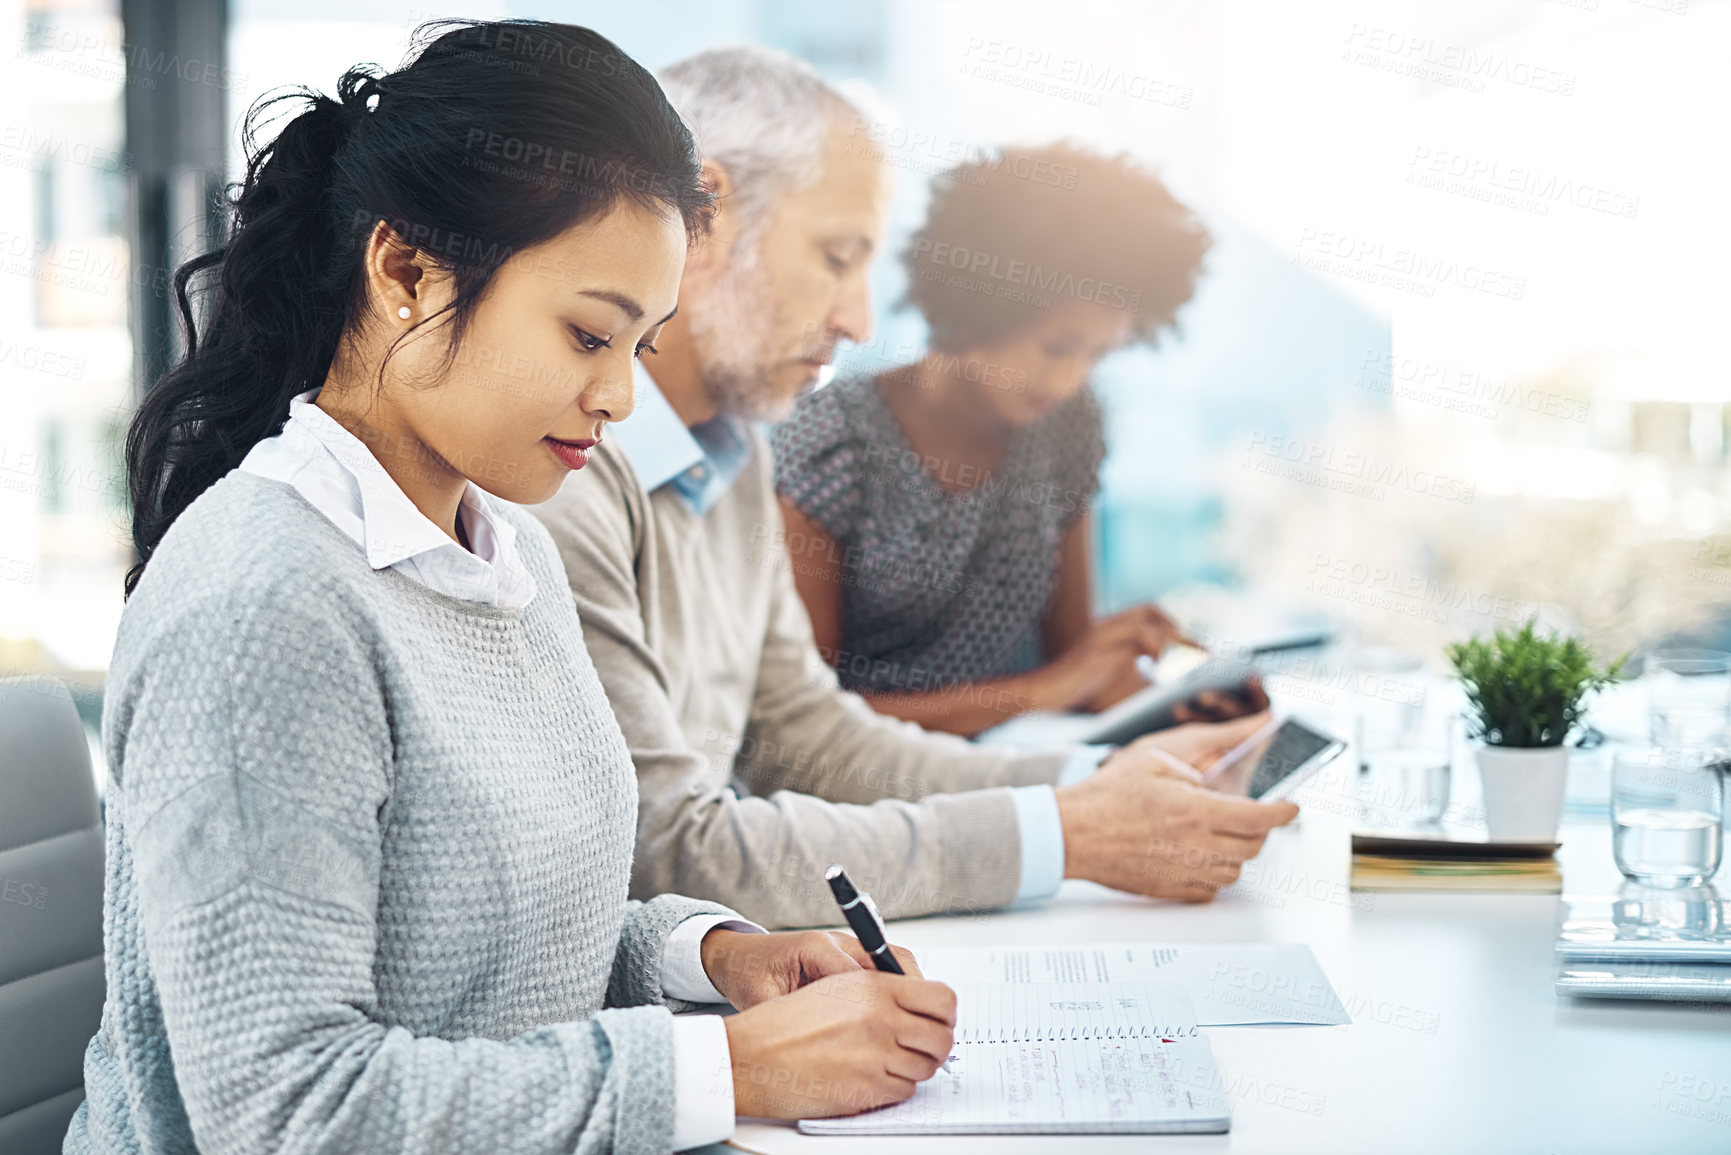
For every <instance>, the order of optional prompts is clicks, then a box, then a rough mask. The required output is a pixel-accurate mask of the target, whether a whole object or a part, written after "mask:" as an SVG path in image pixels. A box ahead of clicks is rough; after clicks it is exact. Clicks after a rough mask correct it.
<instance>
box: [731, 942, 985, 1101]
mask: <svg viewBox="0 0 1731 1155" xmlns="http://www.w3.org/2000/svg"><path fill="white" fill-rule="evenodd" d="M734 937H736V938H763V937H768V936H764V935H735V936H734ZM724 1021H725V1025H726V1028H727V1047H728V1050H729V1052H730V1053H731V1055H732V1058H733V1109H734V1110H735V1111H736V1112H737V1113H739V1114H741V1115H759V1116H766V1117H770V1118H776V1119H809V1118H813V1117H816V1116H820V1115H851V1114H853V1113H855V1112H857V1111H866V1110H870V1109H871V1108H873V1107H881V1106H883V1105H884V1104H886V1103H899V1102H901V1101H902V1100H903V1099H906V1098H907V1097H908V1096H909V1095H912V1094H913V1093H914V1087H915V1085H916V1084H918V1083H920V1082H923V1081H924V1080H926V1079H929V1078H931V1077H932V1073H933V1072H935V1071H936V1070H937V1069H938V1065H939V1064H940V1063H942V1062H943V1061H944V1060H945V1059H947V1058H949V1055H950V1048H951V1047H953V1046H954V1045H955V1027H956V994H955V992H954V991H952V990H951V989H950V988H949V987H946V986H943V985H941V984H939V983H932V982H927V981H925V980H924V979H918V978H914V977H912V976H911V975H888V974H880V973H879V972H877V971H875V970H871V971H865V970H854V971H852V972H850V973H847V974H835V975H830V976H829V977H828V978H824V979H819V980H818V981H817V982H814V983H812V984H811V985H810V986H807V987H803V988H801V989H800V990H798V991H795V992H794V993H793V994H790V995H788V996H786V997H785V998H779V999H771V1000H770V1001H769V1002H766V1003H763V1004H761V1005H759V1006H756V1007H753V1008H752V1009H751V1010H749V1011H741V1012H740V1013H739V1014H737V1015H731V1016H729V1017H728V1018H727V1019H726V1020H724Z"/></svg>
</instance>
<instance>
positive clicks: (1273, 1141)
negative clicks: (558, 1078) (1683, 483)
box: [734, 731, 1731, 1155]
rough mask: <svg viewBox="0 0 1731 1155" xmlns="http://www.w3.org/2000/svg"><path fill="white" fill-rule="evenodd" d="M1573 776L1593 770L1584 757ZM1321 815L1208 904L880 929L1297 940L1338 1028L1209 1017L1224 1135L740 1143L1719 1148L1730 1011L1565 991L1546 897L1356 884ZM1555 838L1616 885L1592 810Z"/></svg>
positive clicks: (1480, 1153) (986, 935)
mask: <svg viewBox="0 0 1731 1155" xmlns="http://www.w3.org/2000/svg"><path fill="white" fill-rule="evenodd" d="M1337 732H1338V731H1337ZM1589 761H1590V760H1589ZM1577 769H1578V770H1580V771H1583V772H1585V773H1586V774H1587V775H1588V776H1591V771H1592V766H1591V765H1590V764H1589V765H1586V766H1579V767H1578V768H1577ZM1462 777H1463V775H1461V774H1459V773H1458V772H1457V775H1456V779H1457V783H1458V782H1460V779H1461V778H1462ZM1462 785H1464V786H1466V787H1467V788H1468V789H1469V790H1470V789H1472V787H1473V786H1474V785H1476V784H1470V783H1462ZM1458 797H1459V795H1458V794H1457V799H1458ZM1327 811H1328V808H1327V807H1316V808H1313V809H1312V810H1310V811H1307V812H1306V814H1305V816H1304V817H1303V818H1302V819H1301V820H1300V825H1299V826H1298V827H1297V828H1292V829H1285V830H1279V831H1276V832H1275V833H1274V835H1273V836H1272V837H1271V838H1270V840H1269V843H1268V846H1267V848H1266V849H1265V850H1264V852H1263V854H1262V856H1261V857H1260V858H1259V859H1257V860H1256V862H1254V863H1253V864H1251V865H1250V866H1249V867H1247V869H1246V873H1245V879H1244V881H1241V882H1240V883H1239V884H1238V885H1237V886H1236V887H1233V888H1232V889H1230V890H1228V891H1225V892H1223V893H1222V895H1221V896H1220V898H1219V899H1218V900H1216V901H1215V902H1214V903H1212V904H1210V905H1207V906H1182V905H1174V904H1169V903H1156V902H1151V901H1146V900H1141V899H1137V898H1132V897H1129V896H1126V895H1122V894H1117V893H1114V892H1112V891H1109V890H1105V889H1103V888H1101V887H1097V886H1093V885H1090V884H1088V883H1066V884H1065V886H1064V889H1063V890H1062V891H1061V892H1060V893H1059V895H1058V896H1057V897H1056V898H1055V899H1053V900H1051V901H1049V902H1047V903H1044V904H1041V905H1039V906H1037V907H1035V908H1033V909H1028V910H1020V911H1009V912H1003V913H997V914H992V915H987V916H978V917H963V918H927V919H914V920H909V921H904V922H899V923H895V924H892V927H891V937H892V939H893V940H894V941H896V942H899V943H903V944H905V945H907V946H909V947H912V948H914V950H915V951H916V952H917V951H918V950H919V948H921V947H931V946H951V945H964V944H977V945H985V944H995V943H1003V944H1014V945H1031V944H1044V943H1079V942H1088V941H1100V940H1114V939H1128V940H1137V941H1150V942H1173V943H1176V942H1203V941H1228V942H1232V941H1237V942H1302V943H1308V944H1309V945H1310V947H1311V949H1312V950H1314V951H1315V952H1316V956H1317V958H1318V959H1319V960H1320V962H1321V963H1322V967H1323V969H1324V970H1325V971H1326V972H1327V973H1328V976H1329V978H1330V979H1331V980H1332V981H1333V983H1334V986H1335V989H1336V990H1337V991H1338V992H1339V993H1340V996H1341V999H1342V1000H1343V1001H1344V1002H1345V1004H1346V1006H1347V1009H1348V1011H1349V1012H1350V1013H1351V1014H1352V1016H1353V1019H1354V1022H1353V1024H1352V1025H1351V1026H1342V1027H1210V1028H1206V1030H1205V1033H1206V1034H1207V1035H1208V1037H1209V1040H1210V1042H1211V1043H1212V1045H1213V1048H1214V1054H1215V1058H1216V1060H1217V1062H1218V1065H1219V1068H1220V1073H1221V1086H1222V1089H1223V1090H1224V1091H1225V1093H1226V1095H1227V1097H1228V1101H1229V1102H1230V1103H1231V1105H1232V1113H1233V1119H1232V1131H1231V1133H1230V1134H1227V1135H1215V1136H1162V1137H1153V1136H1044V1137H1041V1136H1028V1137H1019V1136H988V1137H982V1138H964V1137H947V1136H946V1137H935V1136H934V1137H897V1138H885V1137H857V1138H821V1139H820V1138H816V1137H811V1136H805V1135H800V1134H799V1133H798V1132H797V1131H794V1130H793V1129H792V1126H791V1125H787V1126H783V1125H779V1124H766V1123H747V1122H742V1123H741V1125H740V1127H739V1130H738V1133H737V1134H736V1136H735V1140H734V1142H735V1144H736V1145H737V1146H740V1147H743V1148H746V1149H748V1150H751V1151H758V1152H764V1153H778V1155H779V1153H782V1152H786V1153H790V1155H792V1153H801V1155H807V1153H827V1152H846V1153H849V1155H861V1153H864V1152H873V1153H874V1155H875V1153H876V1152H879V1151H885V1152H889V1151H894V1152H907V1153H909V1155H913V1153H916V1152H943V1153H945V1155H974V1153H984V1152H1012V1153H1014V1152H1053V1151H1064V1152H1069V1151H1083V1150H1086V1151H1156V1152H1162V1153H1164V1152H1171V1153H1173V1155H1177V1153H1180V1152H1194V1151H1206V1152H1227V1151H1235V1152H1237V1151H1242V1152H1295V1153H1296V1152H1320V1153H1326V1155H1352V1153H1355V1152H1379V1153H1407V1152H1412V1153H1428V1152H1437V1153H1439V1155H1442V1153H1447V1155H1467V1153H1470V1155H1488V1153H1494V1152H1519V1153H1522V1155H1534V1153H1545V1152H1558V1153H1567V1155H1574V1153H1577V1152H1608V1153H1616V1155H1637V1153H1646V1152H1654V1153H1663V1155H1686V1153H1691V1152H1721V1153H1724V1152H1731V1006H1727V1007H1725V1008H1723V1009H1717V1008H1715V1009H1709V1010H1702V1009H1701V1008H1700V1007H1699V1006H1676V1005H1665V1004H1659V1003H1627V1002H1622V1003H1614V1002H1594V1001H1574V1000H1563V999H1559V998H1557V997H1556V996H1555V995H1554V994H1553V993H1552V989H1551V984H1552V980H1553V979H1554V977H1555V974H1556V966H1555V964H1554V962H1553V961H1552V954H1551V950H1552V944H1553V943H1554V941H1555V936H1556V928H1557V924H1558V922H1559V916H1560V911H1561V903H1560V901H1559V900H1558V899H1557V898H1556V897H1554V896H1522V895H1482V896H1474V895H1458V896H1457V895H1436V896H1431V895H1392V894H1356V895H1355V894H1350V893H1348V891H1347V889H1346V881H1347V867H1348V857H1349V855H1348V849H1347V846H1348V844H1347V834H1348V831H1349V829H1350V826H1351V821H1350V818H1349V817H1347V816H1345V815H1341V814H1334V813H1329V812H1327ZM1562 838H1563V849H1562V851H1561V853H1560V855H1559V857H1560V859H1561V862H1562V865H1563V877H1564V890H1565V893H1568V894H1582V895H1585V894H1614V893H1615V892H1616V891H1617V888H1618V886H1619V885H1620V884H1621V881H1622V879H1621V876H1620V875H1618V873H1617V870H1616V867H1615V865H1614V864H1613V862H1612V860H1611V847H1610V841H1611V840H1610V830H1609V822H1608V820H1607V819H1606V818H1604V817H1602V816H1601V817H1593V818H1590V819H1589V818H1580V819H1567V820H1565V825H1564V830H1563V835H1562ZM1727 879H1731V871H1727V872H1722V873H1721V876H1720V883H1719V884H1720V886H1721V888H1722V889H1723V888H1724V887H1726V886H1727ZM1355 903H1356V904H1357V905H1356V907H1355ZM1703 1086H1705V1092H1706V1096H1707V1097H1706V1098H1702V1097H1701V1096H1702V1094H1703Z"/></svg>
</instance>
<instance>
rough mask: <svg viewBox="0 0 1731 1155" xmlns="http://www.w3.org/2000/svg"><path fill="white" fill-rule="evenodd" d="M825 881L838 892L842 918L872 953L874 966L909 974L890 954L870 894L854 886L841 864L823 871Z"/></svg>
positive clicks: (834, 892) (893, 972)
mask: <svg viewBox="0 0 1731 1155" xmlns="http://www.w3.org/2000/svg"><path fill="white" fill-rule="evenodd" d="M823 878H824V881H825V882H827V883H829V889H830V892H831V893H832V894H834V895H835V900H836V901H837V902H838V903H840V904H841V913H842V917H843V918H845V919H847V924H848V926H849V927H851V928H852V929H853V933H854V937H855V938H857V939H859V944H860V945H861V946H863V947H865V949H866V953H867V954H869V955H870V956H871V959H872V965H873V966H875V967H877V968H878V970H880V971H887V972H889V973H890V974H892V975H900V974H906V973H907V972H906V971H904V970H902V964H901V963H899V962H897V961H896V956H895V955H893V954H891V953H890V944H889V939H888V938H886V937H885V933H884V923H883V919H881V918H879V917H878V908H877V905H876V904H875V903H873V902H872V900H871V896H870V895H869V894H861V893H860V892H859V891H857V890H855V889H854V885H853V880H852V879H850V878H849V877H848V876H847V871H845V870H843V869H842V868H841V867H839V866H832V867H830V868H829V869H828V870H826V871H824V874H823Z"/></svg>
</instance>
